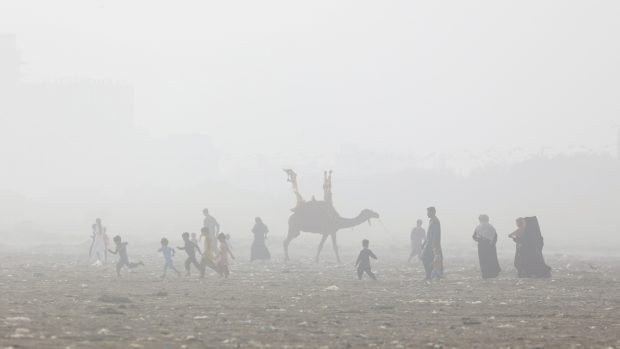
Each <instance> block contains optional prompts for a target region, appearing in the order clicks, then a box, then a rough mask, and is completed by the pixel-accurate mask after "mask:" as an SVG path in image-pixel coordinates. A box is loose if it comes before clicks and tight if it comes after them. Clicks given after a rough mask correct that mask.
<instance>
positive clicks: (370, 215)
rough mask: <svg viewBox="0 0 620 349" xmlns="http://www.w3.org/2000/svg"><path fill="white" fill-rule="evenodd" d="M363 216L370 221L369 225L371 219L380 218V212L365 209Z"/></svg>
mask: <svg viewBox="0 0 620 349" xmlns="http://www.w3.org/2000/svg"><path fill="white" fill-rule="evenodd" d="M361 216H362V217H364V220H366V221H368V225H371V223H370V220H371V219H379V214H378V213H377V212H375V211H373V210H369V209H365V210H363V211H362V213H361Z"/></svg>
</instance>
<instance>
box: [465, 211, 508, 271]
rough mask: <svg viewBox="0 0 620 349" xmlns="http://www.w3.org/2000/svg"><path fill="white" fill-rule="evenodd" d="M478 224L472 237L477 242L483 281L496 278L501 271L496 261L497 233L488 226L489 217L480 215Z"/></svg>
mask: <svg viewBox="0 0 620 349" xmlns="http://www.w3.org/2000/svg"><path fill="white" fill-rule="evenodd" d="M478 220H479V221H480V224H479V225H478V226H477V227H476V230H474V235H473V236H472V237H473V239H474V240H475V241H477V242H478V259H479V260H480V272H481V273H482V278H483V279H491V278H496V277H497V276H498V275H499V272H500V271H501V270H502V269H501V268H500V266H499V262H498V261H497V249H496V248H495V244H496V243H497V232H496V231H495V228H494V227H493V226H492V225H491V224H489V216H487V215H484V214H483V215H480V217H478Z"/></svg>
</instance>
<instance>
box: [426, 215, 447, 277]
mask: <svg viewBox="0 0 620 349" xmlns="http://www.w3.org/2000/svg"><path fill="white" fill-rule="evenodd" d="M436 213H437V212H436V209H435V207H429V208H428V209H427V215H428V218H429V219H430V220H429V223H428V230H427V231H426V241H424V247H423V248H422V263H424V270H425V271H426V278H425V280H426V281H430V280H431V279H440V278H441V277H443V254H442V252H441V223H440V222H439V219H438V218H437V216H436Z"/></svg>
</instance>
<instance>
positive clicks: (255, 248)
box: [250, 217, 271, 261]
mask: <svg viewBox="0 0 620 349" xmlns="http://www.w3.org/2000/svg"><path fill="white" fill-rule="evenodd" d="M254 222H255V224H254V227H253V228H252V233H253V234H254V242H253V243H252V250H251V255H250V260H251V261H255V260H257V259H258V260H262V261H265V260H268V259H270V258H271V254H270V253H269V249H268V248H267V244H265V240H267V233H268V232H269V228H267V226H266V225H265V223H263V220H262V219H261V218H260V217H256V219H255V220H254Z"/></svg>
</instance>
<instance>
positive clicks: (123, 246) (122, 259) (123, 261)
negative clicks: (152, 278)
mask: <svg viewBox="0 0 620 349" xmlns="http://www.w3.org/2000/svg"><path fill="white" fill-rule="evenodd" d="M114 244H116V249H115V250H114V251H112V250H108V251H109V252H110V253H112V254H118V262H117V263H116V276H118V277H121V269H122V268H123V267H127V268H129V269H133V268H136V267H138V266H141V265H144V263H142V262H138V263H130V262H129V257H128V256H127V242H122V241H121V237H120V236H118V235H116V236H115V237H114Z"/></svg>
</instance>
